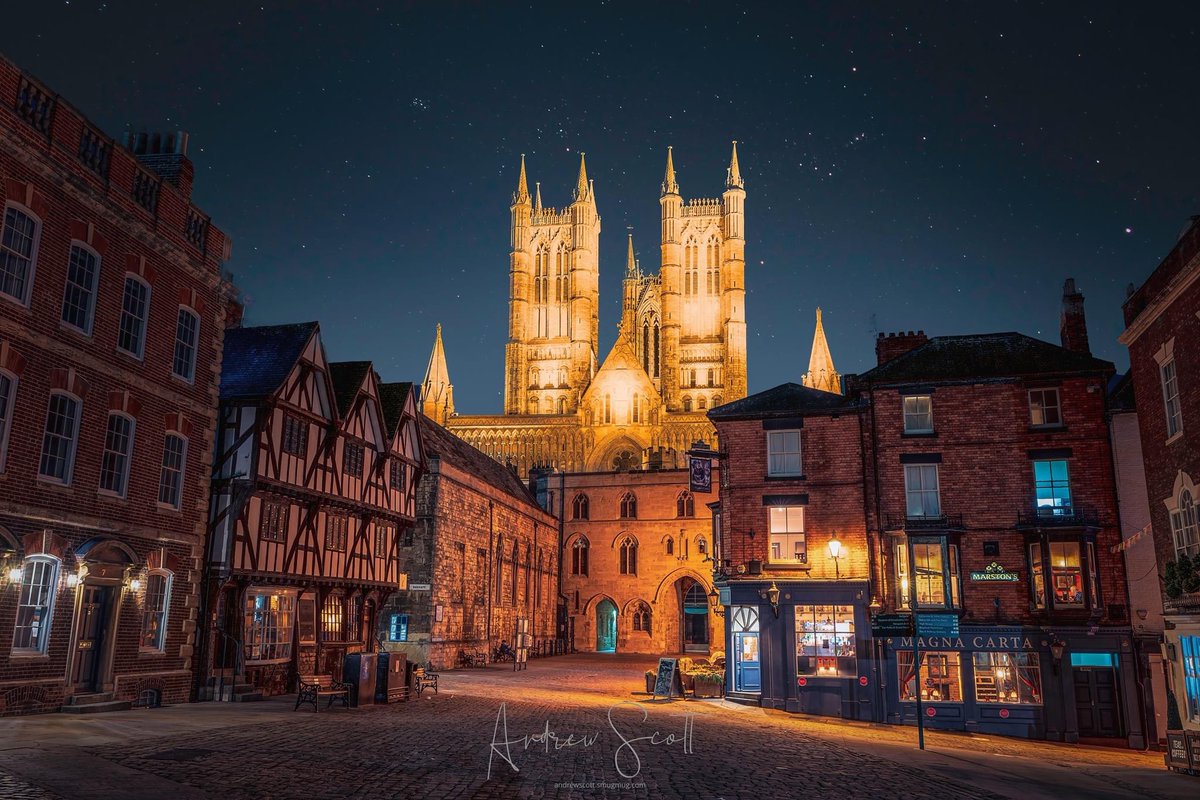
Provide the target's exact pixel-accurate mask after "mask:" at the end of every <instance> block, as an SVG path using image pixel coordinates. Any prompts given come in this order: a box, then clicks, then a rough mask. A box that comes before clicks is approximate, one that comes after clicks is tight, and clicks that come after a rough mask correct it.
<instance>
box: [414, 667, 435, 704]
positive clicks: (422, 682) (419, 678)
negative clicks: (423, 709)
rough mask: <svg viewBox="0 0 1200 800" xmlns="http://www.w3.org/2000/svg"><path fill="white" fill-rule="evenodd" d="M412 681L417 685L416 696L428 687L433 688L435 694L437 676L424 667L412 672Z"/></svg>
mask: <svg viewBox="0 0 1200 800" xmlns="http://www.w3.org/2000/svg"><path fill="white" fill-rule="evenodd" d="M413 681H414V682H415V683H416V684H417V696H418V697H419V696H420V695H421V692H423V691H425V690H426V689H427V688H429V687H431V686H432V687H433V693H434V694H437V690H438V688H437V684H438V674H437V673H436V672H434V671H433V670H431V669H427V668H426V667H417V668H416V669H414V670H413Z"/></svg>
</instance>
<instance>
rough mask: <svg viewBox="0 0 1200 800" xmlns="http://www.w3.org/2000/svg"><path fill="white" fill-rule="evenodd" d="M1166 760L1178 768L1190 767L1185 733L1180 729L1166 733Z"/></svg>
mask: <svg viewBox="0 0 1200 800" xmlns="http://www.w3.org/2000/svg"><path fill="white" fill-rule="evenodd" d="M1167 762H1168V763H1169V764H1170V766H1172V767H1177V768H1179V769H1188V768H1189V767H1191V763H1190V762H1189V761H1188V747H1187V735H1186V734H1185V733H1183V732H1182V731H1181V732H1179V733H1176V732H1174V731H1170V732H1168V733H1167Z"/></svg>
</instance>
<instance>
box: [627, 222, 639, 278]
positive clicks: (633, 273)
mask: <svg viewBox="0 0 1200 800" xmlns="http://www.w3.org/2000/svg"><path fill="white" fill-rule="evenodd" d="M625 277H626V278H636V277H637V261H636V260H635V259H634V257H633V233H630V234H629V252H628V253H627V254H626V256H625Z"/></svg>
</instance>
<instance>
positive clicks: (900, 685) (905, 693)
mask: <svg viewBox="0 0 1200 800" xmlns="http://www.w3.org/2000/svg"><path fill="white" fill-rule="evenodd" d="M920 654H921V662H920V669H919V670H917V669H914V668H913V652H912V651H911V650H897V651H896V687H897V696H898V697H899V700H900V702H901V703H915V702H917V697H916V693H915V691H910V690H909V684H910V683H912V684H913V690H916V689H917V686H918V685H919V686H921V687H922V688H924V687H925V684H926V683H929V684H930V685H931V686H932V685H933V680H934V678H935V677H936V678H944V679H945V680H944V681H942V682H941V685H942V686H949V687H952V688H951V691H950V697H938V698H936V699H935V698H933V697H922V698H921V702H922V703H962V702H965V701H964V698H963V679H962V661H963V659H962V652H961V651H959V650H921V651H920ZM931 659H936V660H938V662H939V666H938V667H937V670H938V672H937V673H935V672H934V669H935V668H934V667H933V666H932V665H931V664H930V661H931ZM906 666H907V667H908V669H909V670H911V671H912V675H911V676H907V677H906V676H905V673H904V669H905V667H906ZM952 668H953V670H954V671H953V673H952V674H951V673H950V670H951V669H952ZM943 673H944V674H943ZM955 685H957V689H958V697H954V691H953V687H954V686H955Z"/></svg>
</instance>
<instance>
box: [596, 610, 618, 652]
mask: <svg viewBox="0 0 1200 800" xmlns="http://www.w3.org/2000/svg"><path fill="white" fill-rule="evenodd" d="M596 652H597V653H615V652H617V606H616V604H614V603H613V601H612V600H609V599H608V598H607V597H606V598H604V599H603V600H601V601H600V602H599V603H597V604H596Z"/></svg>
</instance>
